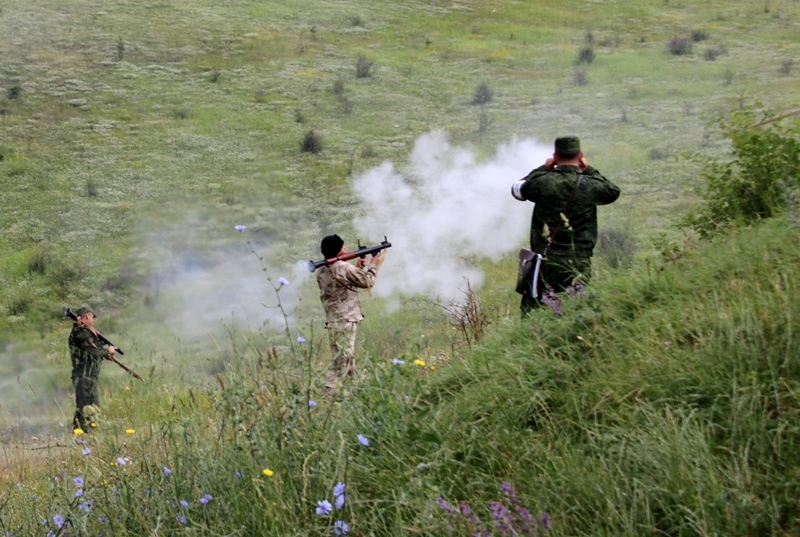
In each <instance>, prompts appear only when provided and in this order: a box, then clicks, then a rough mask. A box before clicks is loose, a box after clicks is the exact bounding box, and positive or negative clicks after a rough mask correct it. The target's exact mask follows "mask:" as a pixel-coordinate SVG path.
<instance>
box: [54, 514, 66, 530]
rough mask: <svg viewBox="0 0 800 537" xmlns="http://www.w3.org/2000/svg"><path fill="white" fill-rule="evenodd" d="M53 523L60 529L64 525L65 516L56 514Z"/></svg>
mask: <svg viewBox="0 0 800 537" xmlns="http://www.w3.org/2000/svg"><path fill="white" fill-rule="evenodd" d="M53 525H55V527H57V528H58V529H61V528H62V527H64V517H63V516H61V515H55V516H54V517H53Z"/></svg>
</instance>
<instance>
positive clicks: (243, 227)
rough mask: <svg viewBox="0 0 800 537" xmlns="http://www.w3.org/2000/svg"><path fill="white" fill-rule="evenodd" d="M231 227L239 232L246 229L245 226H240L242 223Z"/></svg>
mask: <svg viewBox="0 0 800 537" xmlns="http://www.w3.org/2000/svg"><path fill="white" fill-rule="evenodd" d="M233 229H235V230H236V231H238V232H239V233H244V230H245V229H247V226H242V225H238V226H233Z"/></svg>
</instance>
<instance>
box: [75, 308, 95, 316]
mask: <svg viewBox="0 0 800 537" xmlns="http://www.w3.org/2000/svg"><path fill="white" fill-rule="evenodd" d="M87 313H91V314H92V315H94V316H95V317H97V314H96V313H95V312H93V311H92V308H90V307H89V306H81V307H80V308H78V309H77V310H75V317H83V316H84V315H86V314H87Z"/></svg>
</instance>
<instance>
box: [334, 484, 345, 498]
mask: <svg viewBox="0 0 800 537" xmlns="http://www.w3.org/2000/svg"><path fill="white" fill-rule="evenodd" d="M345 487H347V485H345V484H344V483H342V482H341V481H339V482H338V483H336V486H335V487H333V495H334V496H341V495H342V494H344V489H345Z"/></svg>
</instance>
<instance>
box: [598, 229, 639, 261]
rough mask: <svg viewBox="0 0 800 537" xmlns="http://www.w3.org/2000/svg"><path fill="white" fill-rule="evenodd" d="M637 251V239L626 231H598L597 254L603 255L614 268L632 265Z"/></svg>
mask: <svg viewBox="0 0 800 537" xmlns="http://www.w3.org/2000/svg"><path fill="white" fill-rule="evenodd" d="M635 253H636V241H635V240H634V239H633V237H631V236H630V235H629V234H628V233H626V232H625V231H622V230H620V229H607V230H603V231H600V232H599V233H598V236H597V255H598V256H599V257H602V258H603V259H604V260H605V262H606V263H607V264H608V266H609V267H611V268H613V269H616V268H620V267H625V268H627V267H630V266H631V265H632V264H633V254H635Z"/></svg>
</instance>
